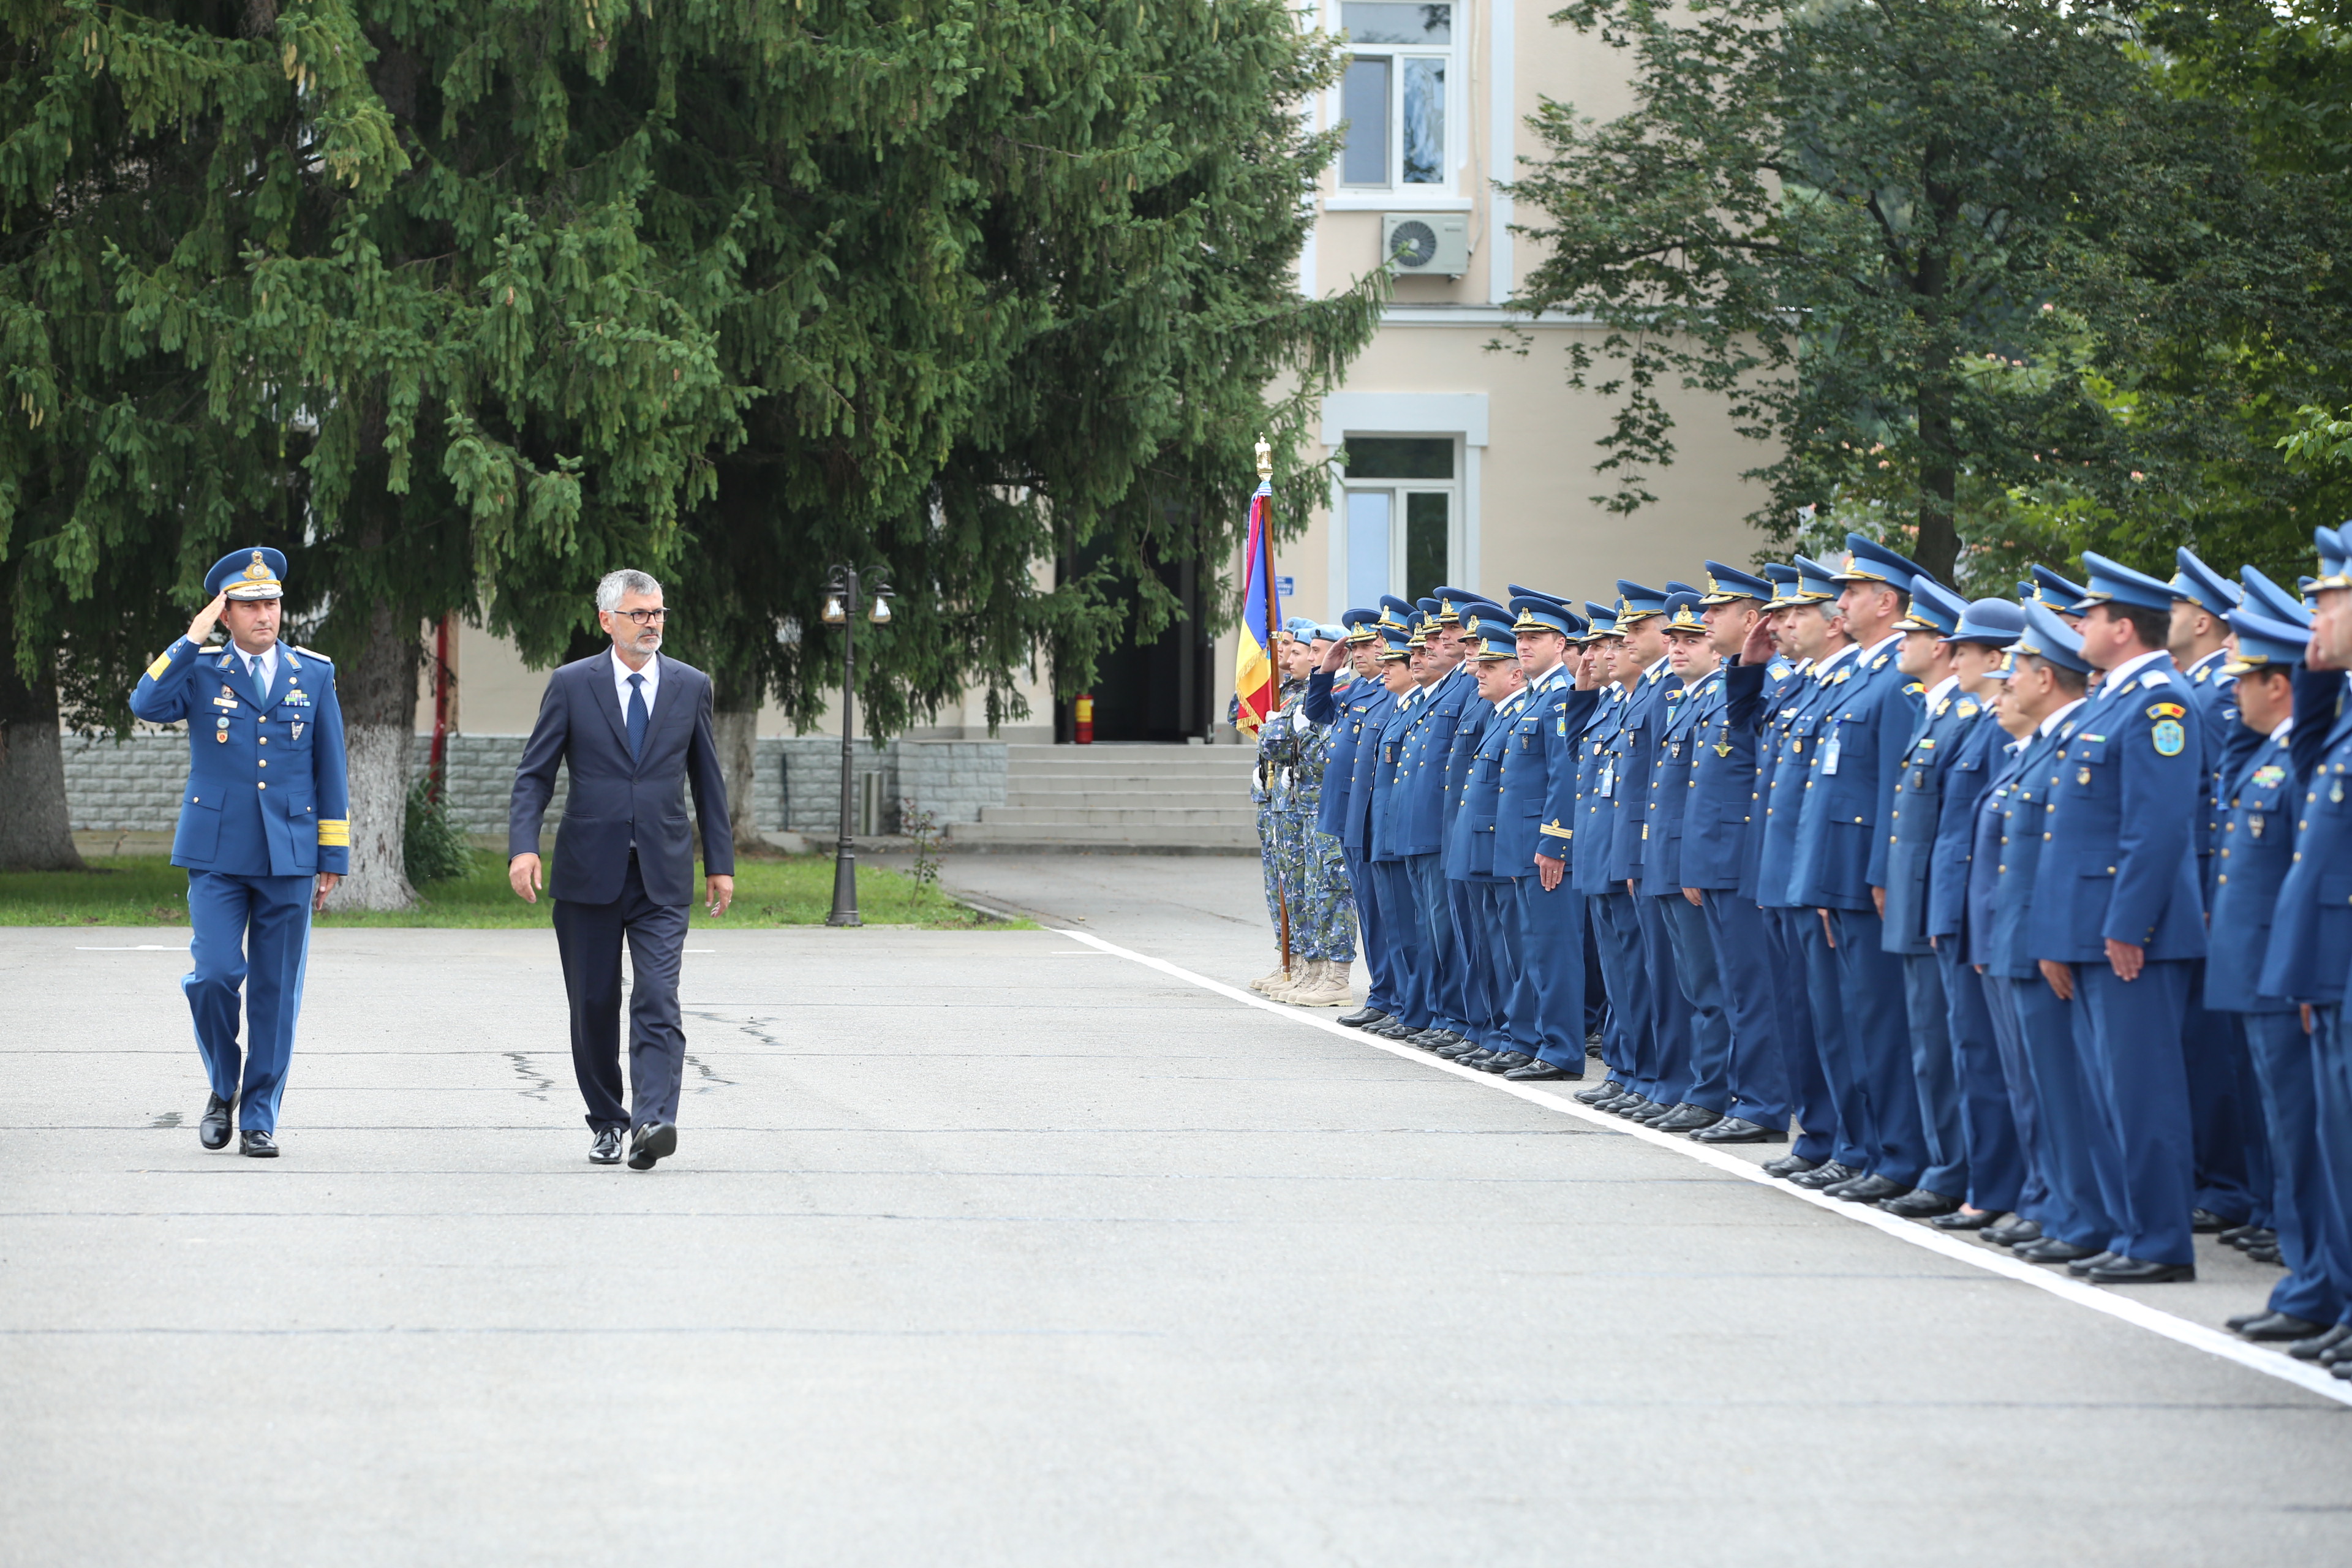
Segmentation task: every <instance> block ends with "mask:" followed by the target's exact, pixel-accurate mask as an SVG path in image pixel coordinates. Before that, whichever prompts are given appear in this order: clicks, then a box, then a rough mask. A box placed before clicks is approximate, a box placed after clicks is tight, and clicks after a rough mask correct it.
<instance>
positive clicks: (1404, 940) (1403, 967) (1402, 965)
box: [1372, 860, 1436, 1029]
mask: <svg viewBox="0 0 2352 1568" xmlns="http://www.w3.org/2000/svg"><path fill="white" fill-rule="evenodd" d="M1372 886H1373V888H1374V889H1376V890H1377V891H1378V893H1379V895H1380V905H1381V928H1382V929H1383V930H1384V931H1386V932H1387V933H1388V939H1389V984H1391V986H1392V987H1393V988H1394V994H1395V997H1396V1005H1395V1006H1393V1007H1391V1008H1390V1009H1388V1011H1389V1012H1390V1013H1391V1015H1392V1016H1394V1017H1395V1018H1396V1020H1397V1022H1399V1023H1401V1024H1403V1025H1405V1026H1408V1027H1411V1028H1415V1029H1426V1028H1427V1027H1429V1026H1430V1023H1431V1021H1432V1020H1433V1018H1434V1017H1435V1016H1436V1015H1435V1014H1434V1013H1433V1012H1432V1011H1431V1009H1430V1005H1429V966H1430V952H1429V948H1428V945H1427V941H1428V939H1427V938H1426V937H1425V936H1424V935H1423V932H1422V928H1421V912H1420V911H1419V910H1416V909H1414V908H1413V903H1412V873H1411V872H1410V871H1408V870H1406V869H1405V863H1404V862H1403V861H1402V860H1375V861H1373V862H1372Z"/></svg>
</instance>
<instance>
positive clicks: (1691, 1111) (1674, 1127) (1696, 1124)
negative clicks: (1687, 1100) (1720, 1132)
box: [1650, 1105, 1723, 1132]
mask: <svg viewBox="0 0 2352 1568" xmlns="http://www.w3.org/2000/svg"><path fill="white" fill-rule="evenodd" d="M1722 1120H1723V1112H1722V1111H1720V1110H1708V1109H1707V1108H1706V1106H1704V1105H1677V1106H1675V1108H1674V1110H1672V1111H1671V1112H1669V1113H1668V1114H1666V1115H1664V1116H1661V1117H1659V1118H1658V1119H1657V1120H1656V1121H1653V1122H1651V1123H1650V1125H1651V1126H1653V1127H1654V1128H1656V1129H1657V1130H1658V1131H1661V1132H1696V1131H1698V1130H1699V1129H1701V1128H1702V1127H1712V1126H1714V1125H1715V1124H1716V1123H1717V1122H1718V1121H1722Z"/></svg>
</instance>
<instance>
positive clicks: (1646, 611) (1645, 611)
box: [1617, 577, 1666, 626]
mask: <svg viewBox="0 0 2352 1568" xmlns="http://www.w3.org/2000/svg"><path fill="white" fill-rule="evenodd" d="M1665 613H1666V596H1665V595H1664V594H1663V593H1660V592H1659V591H1658V590H1657V589H1655V588H1644V587H1643V586H1642V584H1639V583H1630V582H1627V581H1626V580H1625V579H1624V578H1622V577H1620V578H1618V579H1617V624H1618V625H1619V626H1632V625H1633V623H1634V622H1635V621H1638V620H1643V619H1645V618H1647V617H1648V616H1663V615H1664V614H1665Z"/></svg>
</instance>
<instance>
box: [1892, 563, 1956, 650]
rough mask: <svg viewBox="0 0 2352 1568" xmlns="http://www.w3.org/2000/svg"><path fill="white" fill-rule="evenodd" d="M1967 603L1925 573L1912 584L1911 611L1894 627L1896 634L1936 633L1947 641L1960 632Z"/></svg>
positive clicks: (1914, 579)
mask: <svg viewBox="0 0 2352 1568" xmlns="http://www.w3.org/2000/svg"><path fill="white" fill-rule="evenodd" d="M1968 607H1969V602H1968V601H1967V600H1966V599H1963V598H1961V597H1960V596H1959V595H1958V594H1955V593H1953V592H1952V591H1951V590H1950V589H1949V588H1947V587H1945V586H1944V585H1943V584H1941V583H1938V582H1937V581H1936V580H1935V579H1934V578H1933V577H1930V576H1928V575H1927V574H1926V573H1924V572H1923V573H1921V574H1919V575H1918V576H1916V577H1915V578H1913V579H1912V580H1911V607H1910V609H1908V610H1907V611H1906V612H1904V616H1903V618H1902V619H1901V620H1899V621H1896V622H1895V629H1896V630H1897V631H1906V632H1936V633H1938V634H1940V635H1941V636H1943V637H1949V636H1951V635H1952V634H1953V633H1954V632H1956V631H1958V630H1959V629H1960V616H1963V615H1965V614H1966V613H1967V612H1968Z"/></svg>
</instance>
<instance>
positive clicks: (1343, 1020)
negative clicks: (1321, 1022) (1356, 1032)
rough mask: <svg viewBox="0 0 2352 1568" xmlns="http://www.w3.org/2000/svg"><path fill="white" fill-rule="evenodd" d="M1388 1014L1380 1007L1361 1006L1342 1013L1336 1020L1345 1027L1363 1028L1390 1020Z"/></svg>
mask: <svg viewBox="0 0 2352 1568" xmlns="http://www.w3.org/2000/svg"><path fill="white" fill-rule="evenodd" d="M1332 1021H1333V1022H1334V1023H1337V1024H1339V1026H1342V1027H1344V1028H1349V1029H1361V1028H1365V1027H1367V1026H1370V1025H1373V1024H1384V1023H1386V1022H1388V1015H1387V1014H1386V1013H1383V1012H1381V1010H1380V1009H1379V1008H1378V1007H1359V1008H1357V1009H1356V1010H1355V1011H1354V1012H1352V1013H1342V1014H1340V1015H1339V1017H1338V1018H1336V1019H1334V1020H1332Z"/></svg>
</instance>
